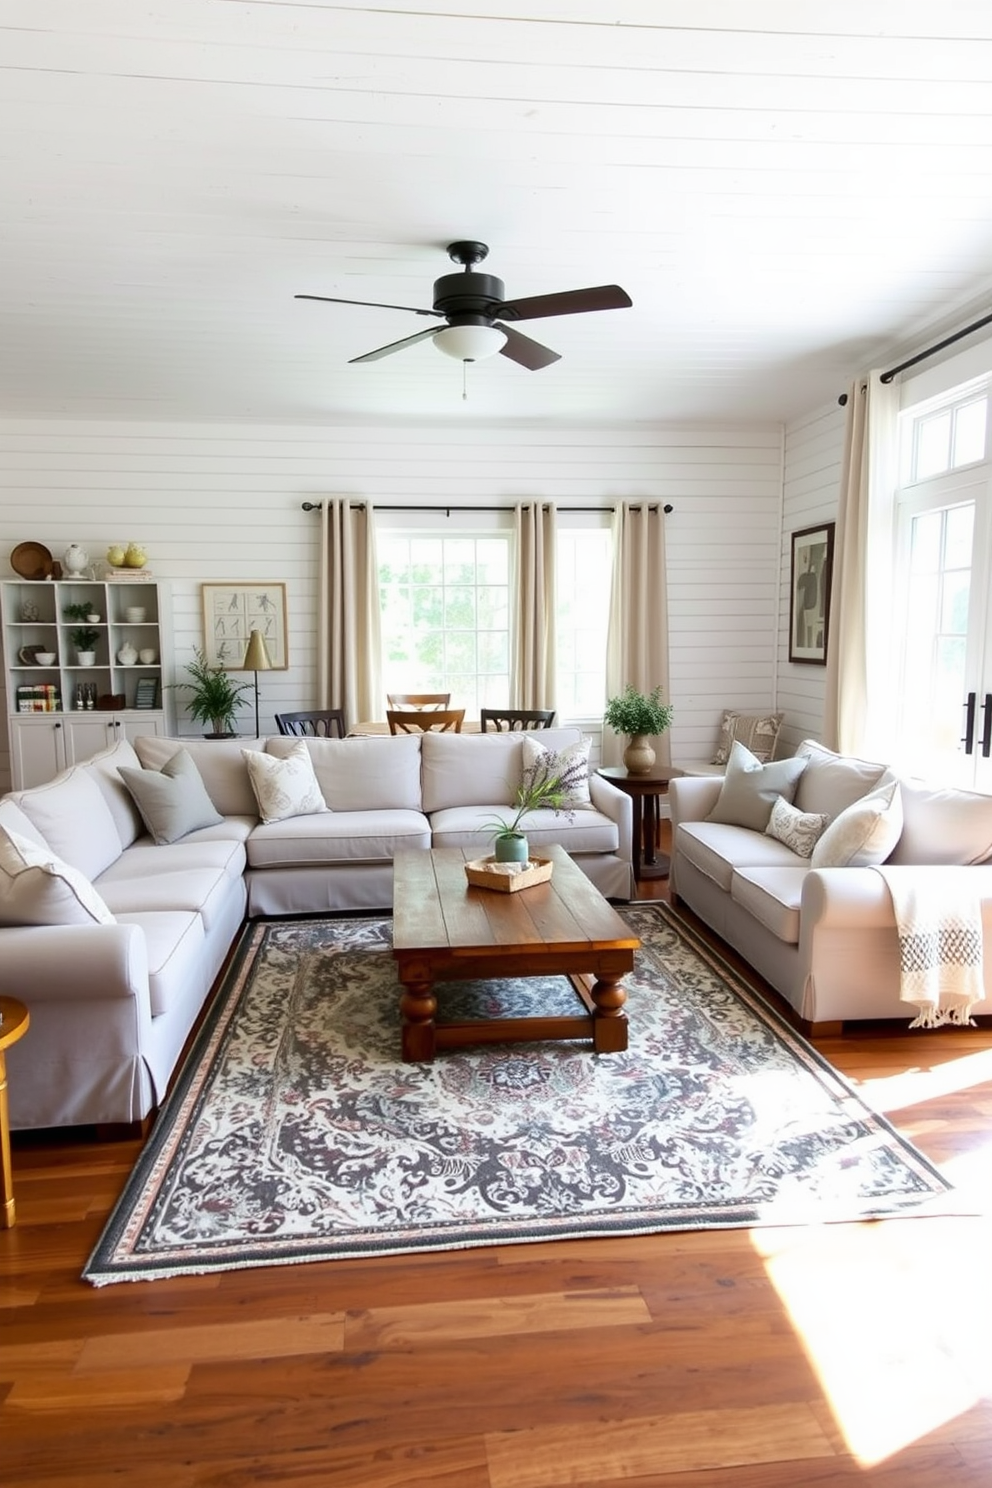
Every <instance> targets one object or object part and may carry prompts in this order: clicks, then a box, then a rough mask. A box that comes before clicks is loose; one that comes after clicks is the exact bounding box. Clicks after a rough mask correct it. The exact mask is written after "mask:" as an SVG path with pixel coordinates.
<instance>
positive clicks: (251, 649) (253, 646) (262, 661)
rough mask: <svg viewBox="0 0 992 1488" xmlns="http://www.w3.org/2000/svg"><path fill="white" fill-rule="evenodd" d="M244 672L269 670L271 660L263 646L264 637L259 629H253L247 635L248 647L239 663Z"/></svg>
mask: <svg viewBox="0 0 992 1488" xmlns="http://www.w3.org/2000/svg"><path fill="white" fill-rule="evenodd" d="M241 669H242V671H245V672H271V670H272V660H271V658H270V656H269V653H268V651H267V649H266V646H265V637H264V636H263V635H262V632H261V631H260V630H253V631H252V632H251V634H250V635H249V637H248V649H247V651H246V652H245V659H244V661H243V662H242V664H241Z"/></svg>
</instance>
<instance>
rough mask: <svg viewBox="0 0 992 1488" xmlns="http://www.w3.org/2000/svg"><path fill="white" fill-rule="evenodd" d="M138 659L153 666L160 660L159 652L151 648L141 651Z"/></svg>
mask: <svg viewBox="0 0 992 1488" xmlns="http://www.w3.org/2000/svg"><path fill="white" fill-rule="evenodd" d="M138 660H139V661H140V662H141V663H142V664H143V665H144V666H152V665H153V664H154V663H155V662H156V661H158V652H157V651H152V650H151V649H150V648H149V649H146V650H144V651H139V652H138Z"/></svg>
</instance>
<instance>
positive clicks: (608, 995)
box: [590, 975, 627, 1054]
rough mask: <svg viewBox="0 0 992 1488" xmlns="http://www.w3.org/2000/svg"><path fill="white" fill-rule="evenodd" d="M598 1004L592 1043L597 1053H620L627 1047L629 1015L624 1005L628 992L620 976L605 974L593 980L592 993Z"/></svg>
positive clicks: (594, 1017) (593, 1025)
mask: <svg viewBox="0 0 992 1488" xmlns="http://www.w3.org/2000/svg"><path fill="white" fill-rule="evenodd" d="M590 995H591V997H592V1000H593V1002H594V1003H595V1005H596V1011H595V1013H594V1015H593V1023H592V1030H593V1031H592V1043H593V1048H594V1049H595V1051H596V1053H597V1054H620V1053H622V1052H623V1050H624V1049H626V1047H627V1015H626V1013H625V1012H624V1010H623V1005H624V1003H625V1002H626V1001H627V994H626V992H625V991H624V990H623V988H622V987H621V985H620V978H619V977H618V976H617V977H608V976H606V975H603V976H601V977H599V979H598V980H597V981H595V982H593V985H592V990H591V993H590Z"/></svg>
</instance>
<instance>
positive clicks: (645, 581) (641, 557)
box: [603, 501, 672, 765]
mask: <svg viewBox="0 0 992 1488" xmlns="http://www.w3.org/2000/svg"><path fill="white" fill-rule="evenodd" d="M667 574H668V570H667V564H666V558H665V514H664V511H663V510H662V504H661V503H660V502H658V501H654V502H649V501H624V502H620V501H618V502H617V504H616V507H615V508H614V512H613V579H612V585H611V589H610V619H609V631H608V635H607V646H606V692H607V696H608V697H616V695H617V693H620V692H623V690H624V688H625V687H626V686H627V684H628V682H630V683H632V684H633V685H634V687H636V688H637V690H638V691H639V692H653V691H654V689H655V688H656V687H660V688H661V695H662V700H663V701H664V702H666V703H667V702H670V701H671V692H670V690H669V678H668V577H667ZM626 742H627V741H626V740H625V739H624V738H622V737H618V735H616V734H614V733H613V731H612V729H608V728H606V727H605V726H604V728H603V764H604V765H618V764H620V763H621V756H622V754H623V750H624V746H625V744H626ZM651 743H652V746H653V748H654V750H655V753H656V754H657V756H658V764H659V765H667V764H670V763H671V758H672V755H671V741H670V736H669V734H668V733H667V732H666V733H665V734H662V736H661V737H660V738H656V739H652V740H651Z"/></svg>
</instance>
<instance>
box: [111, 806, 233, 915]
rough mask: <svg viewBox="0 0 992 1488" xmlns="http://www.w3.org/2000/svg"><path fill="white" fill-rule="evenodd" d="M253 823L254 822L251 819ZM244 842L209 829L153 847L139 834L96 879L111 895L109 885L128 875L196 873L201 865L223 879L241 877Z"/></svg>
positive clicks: (137, 876) (140, 876) (133, 876)
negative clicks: (218, 836) (215, 835)
mask: <svg viewBox="0 0 992 1488" xmlns="http://www.w3.org/2000/svg"><path fill="white" fill-rule="evenodd" d="M252 825H255V823H254V822H253V823H252ZM247 861H248V859H247V854H246V852H245V845H244V841H243V839H241V838H238V837H228V838H224V839H219V840H218V839H213V838H211V837H210V834H209V830H208V831H206V832H203V833H200V832H191V833H190V835H189V836H188V837H184V838H183V839H182V841H180V842H170V843H168V844H167V845H166V846H164V847H156V846H155V845H154V844H153V843H151V842H150V841H149V840H148V838H147V837H142V838H141V839H140V840H139V841H138V842H135V843H134V844H133V845H132V846H131V847H128V848H125V850H124V852H122V853H121V855H120V857H119V858H118V859H117V862H116V863H111V865H110V867H109V868H108V869H107V871H106V872H105V873H101V875H100V877H99V878H98V879H97V885H96V886H97V888H98V889H99V890H100V893H101V894H104V895H105V896H106V897H107V898H108V899H109V898H110V891H109V889H108V887H107V886H108V884H117V883H123V882H125V881H126V880H127V879H129V878H149V877H152V876H153V875H155V874H157V873H196V872H198V871H199V870H200V869H201V868H211V869H214V870H219V871H220V872H221V873H223V874H224V876H225V877H226V878H229V879H237V878H240V877H241V876H242V874H243V873H244V871H245V864H246V863H247Z"/></svg>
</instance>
